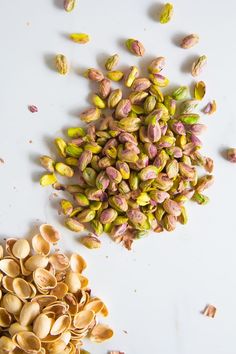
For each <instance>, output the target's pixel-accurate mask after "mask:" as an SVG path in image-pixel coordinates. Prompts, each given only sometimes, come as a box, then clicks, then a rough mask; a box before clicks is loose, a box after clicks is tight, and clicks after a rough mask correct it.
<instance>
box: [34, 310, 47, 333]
mask: <svg viewBox="0 0 236 354" xmlns="http://www.w3.org/2000/svg"><path fill="white" fill-rule="evenodd" d="M50 329H51V319H50V318H49V317H48V316H47V315H45V314H44V313H41V314H40V315H38V316H37V318H36V319H35V320H34V324H33V332H34V333H35V334H36V336H37V337H38V338H39V339H43V338H45V337H46V336H47V335H48V334H49V332H50Z"/></svg>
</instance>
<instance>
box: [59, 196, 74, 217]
mask: <svg viewBox="0 0 236 354" xmlns="http://www.w3.org/2000/svg"><path fill="white" fill-rule="evenodd" d="M60 207H61V212H62V213H63V215H66V216H69V215H71V213H72V211H73V205H72V203H71V202H70V201H69V200H67V199H62V200H61V201H60Z"/></svg>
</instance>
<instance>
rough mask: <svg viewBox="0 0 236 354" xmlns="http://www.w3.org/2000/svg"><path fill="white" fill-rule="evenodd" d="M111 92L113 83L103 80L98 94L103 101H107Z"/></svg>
mask: <svg viewBox="0 0 236 354" xmlns="http://www.w3.org/2000/svg"><path fill="white" fill-rule="evenodd" d="M110 91H111V81H110V80H108V79H106V78H105V79H103V80H102V81H100V82H99V86H98V94H99V96H100V97H101V98H102V99H105V98H107V97H108V96H109V94H110Z"/></svg>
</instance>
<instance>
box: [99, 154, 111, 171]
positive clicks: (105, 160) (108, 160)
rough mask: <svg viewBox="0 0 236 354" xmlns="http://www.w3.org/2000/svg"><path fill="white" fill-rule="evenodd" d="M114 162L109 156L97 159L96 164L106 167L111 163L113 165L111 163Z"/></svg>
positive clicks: (102, 167)
mask: <svg viewBox="0 0 236 354" xmlns="http://www.w3.org/2000/svg"><path fill="white" fill-rule="evenodd" d="M114 162H115V160H114V159H112V158H110V157H107V156H105V157H102V158H101V159H100V160H99V161H98V166H99V168H101V169H104V168H107V167H109V166H111V165H113V163H114Z"/></svg>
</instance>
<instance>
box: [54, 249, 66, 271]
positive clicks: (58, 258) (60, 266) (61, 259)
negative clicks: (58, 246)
mask: <svg viewBox="0 0 236 354" xmlns="http://www.w3.org/2000/svg"><path fill="white" fill-rule="evenodd" d="M49 262H50V263H51V264H52V265H53V267H54V268H55V270H56V271H61V270H65V269H67V268H68V267H69V265H70V261H69V258H68V257H67V256H65V255H64V254H62V253H54V254H53V255H51V256H50V257H49Z"/></svg>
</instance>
